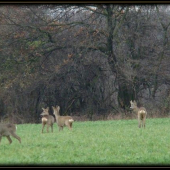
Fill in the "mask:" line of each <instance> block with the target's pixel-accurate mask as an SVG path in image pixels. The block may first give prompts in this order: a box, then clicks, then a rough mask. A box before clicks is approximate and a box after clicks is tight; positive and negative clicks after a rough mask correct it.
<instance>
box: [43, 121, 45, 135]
mask: <svg viewBox="0 0 170 170" xmlns="http://www.w3.org/2000/svg"><path fill="white" fill-rule="evenodd" d="M44 126H45V124H44V123H43V124H42V133H43V129H44Z"/></svg>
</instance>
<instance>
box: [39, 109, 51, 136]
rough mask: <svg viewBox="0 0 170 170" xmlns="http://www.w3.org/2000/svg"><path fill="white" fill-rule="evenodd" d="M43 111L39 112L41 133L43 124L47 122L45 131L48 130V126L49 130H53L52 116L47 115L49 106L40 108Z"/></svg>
mask: <svg viewBox="0 0 170 170" xmlns="http://www.w3.org/2000/svg"><path fill="white" fill-rule="evenodd" d="M42 109H43V112H42V113H41V114H40V115H41V116H42V119H41V120H42V133H43V129H44V127H45V125H46V124H47V132H49V130H48V129H49V127H50V126H51V131H52V132H53V124H54V117H53V116H52V115H49V112H48V111H49V107H47V108H46V109H44V108H42Z"/></svg>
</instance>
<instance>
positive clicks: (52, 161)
mask: <svg viewBox="0 0 170 170" xmlns="http://www.w3.org/2000/svg"><path fill="white" fill-rule="evenodd" d="M41 127H42V126H41V124H22V125H17V134H18V135H19V136H20V137H21V140H22V143H21V144H20V143H19V142H18V140H16V139H15V138H13V137H11V138H12V140H13V143H12V144H11V145H9V142H8V140H7V139H6V138H5V137H4V138H2V140H1V144H0V150H1V156H0V166H16V165H17V166H29V165H31V166H32V165H34V166H160V165H161V166H167V165H169V164H170V133H169V131H170V119H169V118H157V119H156V118H154V119H147V120H146V128H145V129H142V128H138V122H137V120H136V119H133V120H109V121H86V122H76V121H75V122H74V123H73V129H72V131H69V129H68V128H67V127H65V128H64V130H63V131H60V132H59V131H58V127H57V125H56V123H55V124H54V132H53V133H51V132H50V133H47V132H46V128H45V129H44V130H45V131H44V133H43V134H42V133H41Z"/></svg>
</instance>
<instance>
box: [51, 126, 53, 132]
mask: <svg viewBox="0 0 170 170" xmlns="http://www.w3.org/2000/svg"><path fill="white" fill-rule="evenodd" d="M51 132H53V124H52V125H51Z"/></svg>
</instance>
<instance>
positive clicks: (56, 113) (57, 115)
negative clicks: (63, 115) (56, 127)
mask: <svg viewBox="0 0 170 170" xmlns="http://www.w3.org/2000/svg"><path fill="white" fill-rule="evenodd" d="M54 115H55V117H56V119H57V118H58V117H59V116H60V115H59V114H58V112H56V111H54Z"/></svg>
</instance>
